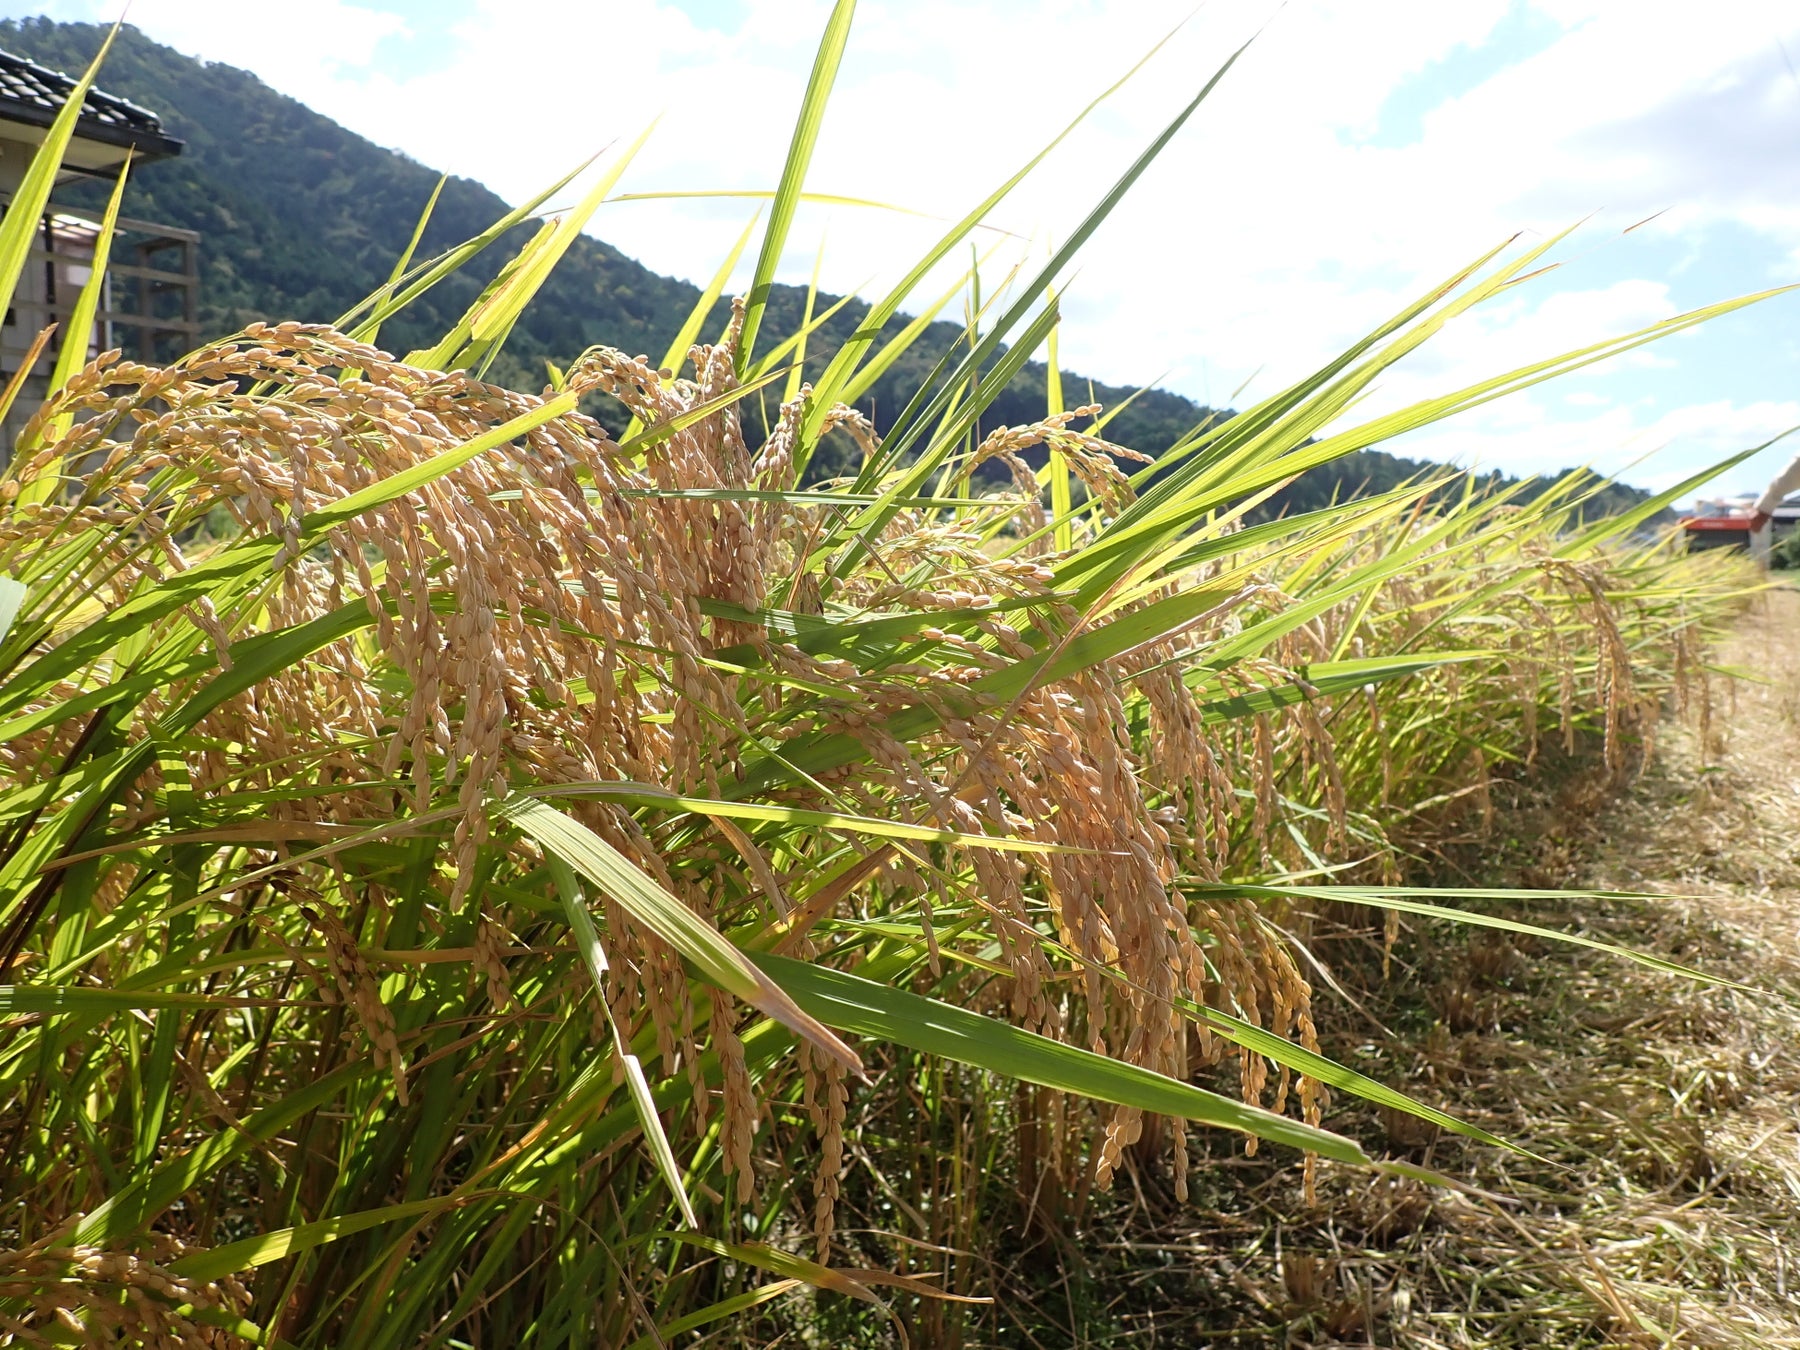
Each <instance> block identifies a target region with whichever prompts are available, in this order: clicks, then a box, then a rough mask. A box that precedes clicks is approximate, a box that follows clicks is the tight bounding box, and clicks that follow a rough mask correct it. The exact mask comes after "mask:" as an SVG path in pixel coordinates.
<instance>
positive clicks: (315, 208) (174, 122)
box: [0, 18, 1644, 514]
mask: <svg viewBox="0 0 1800 1350" xmlns="http://www.w3.org/2000/svg"><path fill="white" fill-rule="evenodd" d="M104 32H105V30H104V28H103V27H101V26H99V25H95V24H70V23H56V22H53V21H51V20H48V19H42V18H34V19H25V20H17V21H15V20H7V21H5V22H0V47H5V48H6V49H7V50H10V51H14V52H17V53H19V54H20V55H23V56H27V57H30V58H31V59H33V60H36V61H39V62H41V63H43V64H45V65H47V66H50V67H52V68H55V69H58V70H65V71H71V72H77V71H79V70H80V69H82V68H83V67H84V66H85V65H86V63H87V62H88V61H89V60H91V59H92V57H93V54H94V52H95V51H96V50H98V47H99V44H100V41H101V39H102V38H103V36H104ZM101 84H102V86H103V87H104V88H105V89H107V90H108V91H110V92H113V93H116V94H120V95H122V96H124V97H126V98H129V99H132V100H134V101H135V102H138V103H141V104H143V105H144V106H146V107H148V108H151V109H153V110H155V111H156V112H157V113H158V114H160V115H161V117H162V119H163V123H164V126H165V127H166V128H167V129H168V131H169V132H170V133H171V134H172V135H175V136H178V137H180V138H181V139H183V140H184V141H186V142H187V148H186V151H185V152H184V153H183V154H182V156H181V157H180V158H178V159H175V160H171V161H165V162H161V163H156V164H151V165H146V166H145V167H144V168H143V169H142V170H141V171H140V172H139V173H138V174H137V175H136V176H135V178H134V181H133V182H132V184H131V186H130V189H129V197H128V201H127V203H126V208H125V209H126V212H127V214H129V215H133V216H137V217H139V218H142V219H148V220H153V221H158V222H161V223H164V224H171V225H178V226H182V227H184V228H187V229H192V230H197V231H199V232H200V233H201V235H202V236H203V240H202V244H201V275H202V288H203V289H202V297H201V313H200V318H201V324H202V329H203V331H205V332H208V333H216V332H229V331H231V330H233V329H236V328H239V327H241V326H242V325H244V324H246V323H249V322H251V321H253V320H257V319H264V320H270V321H279V320H282V319H290V318H291V319H303V320H308V321H323V320H330V319H332V318H335V317H336V316H337V315H339V314H341V313H342V312H344V311H345V310H347V309H348V308H350V307H351V306H352V305H354V304H355V303H356V302H357V301H358V300H360V299H361V298H362V297H363V296H365V295H367V294H368V293H369V292H371V291H373V290H374V289H375V288H376V287H378V286H379V285H381V284H382V283H383V282H384V281H385V280H386V278H387V275H388V272H389V270H390V269H391V267H392V266H393V262H394V259H395V258H396V256H397V255H398V254H399V252H400V250H401V249H402V248H403V247H404V246H405V243H406V241H407V239H408V238H409V237H410V235H411V233H412V230H413V228H414V226H415V224H416V223H417V220H418V216H419V212H420V210H421V208H422V207H423V206H424V204H425V202H426V200H427V199H428V198H429V196H430V194H431V190H432V188H433V186H434V185H435V183H436V182H437V179H438V174H437V173H436V172H435V171H433V170H432V169H430V168H428V167H426V166H425V165H422V164H418V163H416V162H414V161H413V160H411V159H409V158H407V157H406V156H404V155H401V154H397V153H396V152H394V151H391V150H387V149H383V148H382V147H380V146H378V145H375V144H374V143H372V142H370V141H368V140H365V139H364V138H363V137H361V136H358V135H355V134H354V133H352V132H350V131H347V130H346V129H344V128H343V127H341V126H339V125H338V124H337V123H335V122H333V121H331V120H330V119H329V118H326V117H322V116H320V115H319V114H318V113H315V112H313V111H312V110H311V109H309V108H307V107H306V106H305V105H304V104H302V103H300V102H298V101H296V100H294V99H292V98H289V97H287V96H286V95H283V94H280V93H277V92H276V91H275V90H273V89H271V88H269V87H268V86H267V85H266V84H264V83H263V82H262V81H261V80H259V79H258V78H256V76H254V75H251V74H250V73H248V72H246V71H243V70H239V69H237V68H235V67H232V66H228V65H224V64H217V63H207V62H202V61H197V60H194V59H193V58H191V57H187V56H184V55H182V54H181V53H179V52H177V51H175V50H173V49H172V48H169V47H166V46H163V45H161V44H160V43H157V42H153V41H151V40H150V39H149V38H147V37H145V36H144V35H143V34H142V33H141V32H139V31H138V30H137V29H135V28H132V27H129V26H127V27H126V28H125V29H124V30H123V31H122V32H121V34H120V37H119V40H118V41H117V42H116V43H115V45H114V47H113V51H112V53H111V55H110V56H109V57H108V60H107V65H106V69H105V71H104V73H103V76H102V79H101ZM62 191H63V194H64V199H65V200H66V201H67V202H68V203H69V204H71V205H76V206H85V207H88V208H95V207H97V206H99V205H100V204H102V203H103V200H104V198H103V189H102V188H101V187H100V186H99V185H96V184H76V185H73V186H72V187H70V188H66V189H63V190H62ZM507 210H508V204H507V203H505V202H503V201H502V200H501V199H500V198H499V197H498V196H496V195H495V194H494V193H492V192H490V191H489V190H488V189H487V188H485V187H483V186H482V185H481V184H479V183H476V182H472V181H470V180H468V179H463V178H453V179H450V180H449V181H448V182H447V183H446V184H445V186H444V190H443V194H442V197H441V198H440V200H439V202H438V205H437V208H436V210H435V212H434V214H433V216H432V220H431V225H430V227H429V229H428V230H427V232H426V236H425V239H424V240H423V243H422V249H423V250H424V254H427V255H428V254H429V253H431V252H435V251H437V250H439V249H442V248H445V247H448V246H450V245H452V244H456V243H460V242H461V241H462V240H464V239H467V238H469V237H471V236H473V235H475V234H477V233H479V232H480V231H481V230H483V229H485V228H486V227H487V226H488V225H490V224H492V223H493V221H494V220H495V219H497V218H498V217H500V216H502V215H504V214H505V212H506V211H507ZM525 237H526V233H525V229H524V227H521V229H520V231H519V232H518V237H517V238H516V239H509V240H506V241H503V244H502V246H500V247H496V248H494V249H491V250H490V251H489V254H488V256H487V257H485V258H483V259H481V260H479V261H478V263H477V265H476V266H474V267H471V268H469V269H466V270H465V271H463V272H461V273H458V274H457V275H455V276H452V277H450V278H449V279H448V280H446V281H445V282H443V283H442V284H441V285H439V286H438V287H437V289H436V290H434V291H432V292H430V293H428V294H426V295H425V296H423V297H422V298H421V299H420V300H419V301H418V302H417V304H416V305H415V306H414V307H413V309H412V310H411V311H410V312H409V313H408V314H405V315H403V316H401V318H400V319H398V320H396V321H394V322H392V323H390V324H389V325H388V326H387V327H386V328H385V329H384V331H383V334H382V340H383V343H384V345H387V346H389V347H391V348H393V349H397V350H399V351H402V352H404V351H406V350H408V349H409V348H410V347H412V346H415V345H419V344H421V343H424V342H426V341H428V340H435V338H436V337H437V336H438V335H440V334H442V333H443V332H445V331H446V330H447V329H449V328H450V327H451V326H452V324H453V323H454V322H455V319H456V317H457V316H458V315H459V314H461V313H462V311H463V310H464V309H465V308H466V307H467V305H468V304H469V303H470V301H471V300H472V299H473V298H474V296H475V295H476V294H477V292H478V291H479V289H480V287H481V285H482V284H484V283H485V282H486V280H487V279H488V278H489V277H491V275H492V273H493V271H494V269H496V268H497V267H498V266H499V265H500V263H501V262H502V261H503V260H504V258H505V257H506V256H508V255H509V254H510V252H511V251H512V249H513V248H516V247H517V246H518V244H519V243H521V242H523V240H524V238H525ZM422 256H423V255H422ZM698 296H699V290H698V288H697V287H695V286H693V285H690V284H689V283H687V282H685V281H679V280H676V279H674V278H672V277H664V276H659V275H657V274H656V273H654V272H652V271H650V270H649V269H648V268H645V267H643V266H641V265H640V264H638V263H636V262H634V261H633V260H631V259H630V258H627V257H625V256H624V255H622V254H621V253H619V252H618V251H617V250H616V249H613V248H611V247H609V246H608V245H607V244H605V243H603V242H601V241H599V240H596V239H592V238H588V237H584V238H582V239H579V240H578V241H577V242H576V244H575V246H574V247H573V248H571V249H570V250H569V253H568V254H567V256H566V257H565V258H564V260H563V262H562V263H561V265H560V268H559V271H558V273H557V275H556V277H555V278H554V279H553V280H552V282H551V284H550V285H549V286H547V287H546V288H545V290H544V291H543V292H542V293H541V294H540V296H539V297H538V299H537V301H536V302H535V304H534V305H533V307H532V308H531V309H530V310H529V311H528V312H527V313H526V315H525V317H524V319H523V321H522V322H521V323H520V325H519V326H518V328H517V329H516V330H515V331H514V333H513V335H512V337H511V339H510V340H509V344H508V348H507V351H506V352H505V353H503V356H502V361H501V363H500V364H498V365H497V366H496V368H495V377H496V378H498V379H500V380H501V381H502V382H504V383H509V384H512V385H514V386H515V387H521V388H529V387H533V386H535V385H537V384H541V383H542V382H543V379H544V362H545V361H546V360H551V361H556V362H558V363H562V362H566V361H568V360H569V359H570V358H571V357H573V356H575V355H576V354H578V353H579V352H581V351H582V350H583V349H584V348H586V347H587V346H589V345H591V344H594V343H606V344H609V345H611V346H615V347H620V348H623V349H625V350H627V351H629V352H633V353H637V352H643V353H647V354H651V355H657V354H660V353H661V352H662V351H664V350H665V349H666V348H667V345H668V344H669V342H670V341H671V340H672V339H673V337H674V335H675V333H676V332H677V330H678V329H679V328H680V325H681V322H682V320H683V319H684V318H685V317H686V315H687V314H688V313H689V312H690V310H691V309H692V307H693V305H694V302H695V301H696V299H697V298H698ZM804 298H805V297H804V292H802V291H800V290H799V289H797V288H793V287H777V288H776V290H775V294H774V296H773V298H772V300H771V303H770V313H769V315H768V318H767V319H766V320H765V326H764V331H765V332H789V331H792V330H793V329H795V328H797V327H798V326H799V322H800V315H801V312H802V306H803V303H804ZM833 299H835V297H827V298H825V299H824V300H822V301H821V304H820V308H821V309H823V308H825V307H827V306H828V305H829V304H830V303H831V301H832V300H833ZM864 313H866V307H865V306H863V305H861V304H860V303H854V302H853V303H851V304H848V305H846V306H845V307H844V308H843V309H842V310H841V311H839V312H838V314H837V315H836V316H835V317H834V318H833V320H832V321H831V322H830V324H828V325H827V326H826V328H825V329H824V330H823V331H822V332H821V333H820V334H818V335H817V336H816V337H815V339H814V340H813V341H812V342H811V344H810V348H809V353H810V356H811V358H812V360H813V361H815V362H817V363H819V364H820V365H821V366H822V364H823V362H824V361H825V360H827V359H829V357H830V355H831V353H832V352H833V351H835V350H836V348H837V345H838V344H839V343H840V342H841V341H843V340H844V338H846V337H847V336H848V335H849V334H850V333H851V332H853V331H854V329H855V327H856V325H857V324H858V323H859V322H860V321H861V319H862V317H863V315H864ZM716 317H717V318H718V320H719V321H720V322H722V320H723V309H722V308H721V312H720V313H719V315H718V316H716ZM896 326H897V325H896ZM709 331H716V327H715V329H713V330H709ZM960 333H961V330H960V328H959V326H957V325H954V324H950V323H940V324H936V325H934V326H933V328H932V329H931V330H930V332H929V334H928V335H927V338H926V339H925V340H924V341H921V342H919V343H916V344H914V346H913V347H912V348H911V349H910V350H909V351H908V353H907V354H906V355H905V356H903V357H902V358H901V359H900V360H899V361H897V362H896V363H895V365H894V366H893V367H892V368H890V369H889V370H888V371H887V372H886V374H885V375H884V377H883V378H882V379H881V381H880V382H879V383H878V384H877V385H876V387H875V389H874V390H873V392H872V400H871V402H872V407H871V408H869V409H867V411H870V412H872V415H873V417H874V419H875V422H876V425H877V426H878V427H883V428H885V426H886V424H887V422H888V420H889V419H890V418H891V417H893V416H894V415H895V414H896V413H897V412H898V411H899V409H900V408H901V406H903V403H904V398H903V397H902V394H901V391H903V390H905V391H910V390H914V389H917V388H918V387H919V386H920V385H921V383H923V382H924V381H925V380H926V379H927V378H928V376H929V372H930V369H931V363H933V362H934V361H935V360H936V359H937V357H938V356H939V355H941V354H942V353H943V351H944V350H945V349H946V348H948V347H950V346H951V345H952V344H954V343H955V342H956V341H957V340H958V338H959V336H960ZM1044 376H1045V371H1044V367H1043V366H1042V365H1038V364H1034V365H1031V366H1028V367H1027V368H1026V369H1025V371H1024V372H1023V373H1022V374H1021V375H1020V376H1019V377H1018V378H1017V379H1015V380H1014V381H1013V383H1012V385H1011V386H1010V387H1009V388H1008V389H1006V390H1005V391H1004V392H1003V393H1002V394H1001V395H1000V396H999V397H998V398H997V399H996V400H995V402H994V404H993V406H992V408H991V410H990V412H989V414H988V416H987V418H986V419H985V424H986V425H989V426H993V425H1000V424H1005V423H1020V422H1028V421H1031V420H1034V419H1035V418H1037V417H1039V416H1041V415H1042V413H1043V409H1044V406H1045V403H1044V382H1045V381H1044ZM1063 381H1064V385H1065V388H1066V389H1067V390H1068V392H1069V394H1070V395H1071V397H1083V398H1085V397H1086V395H1087V391H1088V389H1089V388H1090V387H1091V388H1092V390H1093V396H1094V398H1095V399H1096V400H1097V401H1099V402H1101V403H1104V404H1106V405H1108V406H1109V407H1112V406H1117V405H1118V404H1120V403H1122V402H1123V401H1124V400H1125V399H1126V398H1128V397H1129V396H1130V395H1131V394H1132V393H1133V392H1134V391H1132V390H1130V389H1126V388H1119V387H1116V386H1110V385H1106V384H1101V383H1098V382H1092V383H1091V384H1090V381H1089V380H1088V379H1087V378H1086V377H1084V376H1082V375H1081V374H1079V373H1078V372H1074V371H1067V372H1064V375H1063ZM1229 415H1230V414H1229V413H1228V412H1222V411H1215V410H1209V409H1207V408H1204V407H1202V406H1200V405H1198V404H1196V403H1194V402H1193V401H1191V400H1189V399H1186V398H1183V397H1181V396H1179V395H1176V394H1171V393H1168V392H1166V391H1162V390H1147V391H1144V392H1143V393H1142V394H1140V395H1139V396H1138V397H1137V398H1136V399H1135V400H1134V401H1133V402H1132V404H1131V406H1130V407H1128V408H1126V409H1125V410H1124V411H1123V412H1122V413H1121V414H1120V415H1119V416H1118V417H1117V418H1116V419H1115V420H1114V421H1113V422H1112V423H1111V425H1110V426H1109V428H1108V435H1109V436H1111V437H1113V438H1114V439H1116V440H1118V441H1120V442H1122V443H1124V444H1126V445H1130V446H1132V447H1134V448H1136V449H1139V450H1142V451H1144V452H1146V453H1150V454H1155V453H1159V452H1160V451H1162V450H1163V449H1165V448H1167V447H1168V446H1169V445H1171V444H1172V443H1174V441H1175V440H1176V439H1177V438H1179V437H1180V436H1181V435H1182V434H1183V433H1185V432H1187V431H1188V430H1189V429H1190V428H1192V427H1194V426H1195V425H1197V424H1198V423H1200V422H1201V421H1203V420H1204V419H1206V418H1208V417H1220V416H1229ZM752 421H754V418H753V419H752ZM815 463H817V461H815ZM819 467H821V468H824V469H830V468H831V467H833V466H831V465H829V464H823V465H820V466H819ZM1430 469H1431V466H1429V465H1425V464H1421V463H1419V462H1417V461H1413V460H1408V459H1405V458H1401V457H1397V456H1393V455H1389V454H1384V453H1380V452H1368V453H1364V454H1359V455H1353V456H1350V457H1349V458H1347V459H1344V460H1341V461H1338V462H1336V463H1333V464H1331V465H1328V466H1326V467H1324V468H1320V469H1316V470H1314V471H1313V472H1311V473H1309V474H1308V475H1306V476H1305V477H1304V478H1303V479H1302V480H1301V481H1299V482H1297V483H1295V484H1293V485H1292V486H1290V487H1289V488H1287V489H1286V490H1285V491H1284V492H1282V493H1281V494H1279V495H1278V496H1276V497H1275V498H1273V499H1272V500H1271V501H1270V502H1269V503H1268V504H1267V505H1266V506H1265V507H1264V508H1263V513H1264V514H1266V513H1269V512H1278V511H1282V510H1294V509H1301V508H1308V507H1316V506H1320V505H1323V504H1325V503H1326V502H1328V501H1329V500H1331V499H1333V498H1341V497H1344V496H1347V495H1355V494H1358V493H1361V492H1366V491H1379V490H1381V489H1384V488H1388V487H1392V486H1395V485H1397V484H1399V483H1400V482H1402V481H1404V480H1406V479H1408V478H1412V477H1415V476H1417V475H1419V474H1421V473H1424V472H1427V471H1429V470H1430ZM1496 481H1506V480H1504V479H1498V478H1497V479H1496ZM1643 495H1644V494H1642V493H1640V492H1637V491H1636V490H1634V489H1631V488H1626V487H1622V486H1621V487H1616V488H1612V489H1609V490H1608V495H1607V497H1606V498H1605V499H1604V500H1603V501H1602V502H1601V503H1600V504H1601V505H1602V506H1603V507H1604V508H1606V509H1622V508H1623V507H1624V506H1627V505H1629V504H1631V503H1633V502H1635V501H1638V500H1641V499H1642V497H1643Z"/></svg>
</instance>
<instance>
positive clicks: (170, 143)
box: [0, 51, 181, 155]
mask: <svg viewBox="0 0 1800 1350" xmlns="http://www.w3.org/2000/svg"><path fill="white" fill-rule="evenodd" d="M75 84H76V81H75V79H74V77H72V76H69V75H65V74H63V73H62V72H61V71H58V70H51V69H49V68H48V67H46V66H40V65H39V64H38V63H37V62H35V61H27V60H26V59H25V58H24V57H22V56H14V55H13V54H12V53H11V52H6V51H0V119H5V120H8V121H15V122H29V123H31V124H32V125H33V126H49V125H50V123H51V121H52V120H54V119H55V117H56V114H57V113H58V112H59V111H61V109H62V107H63V105H64V104H65V103H67V102H68V99H69V95H70V94H71V93H73V92H74V90H75ZM76 127H77V130H76V134H77V135H78V136H84V137H87V138H88V139H90V140H96V141H105V142H107V143H108V144H111V145H120V146H126V145H128V146H131V147H133V148H134V149H136V150H137V151H139V152H140V153H141V154H147V155H175V154H180V153H181V142H180V141H178V140H176V139H175V138H174V137H172V136H169V135H167V134H166V133H165V132H164V131H163V127H162V119H161V118H159V117H158V116H157V115H156V114H155V113H153V112H151V111H150V110H149V109H148V108H140V107H138V105H137V104H135V103H132V102H130V101H129V100H127V99H122V98H120V97H118V95H116V94H108V93H104V92H102V91H101V90H99V89H89V90H88V94H87V98H86V100H85V101H83V103H82V105H81V120H80V122H78V123H77V124H76Z"/></svg>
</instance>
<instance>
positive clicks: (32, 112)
mask: <svg viewBox="0 0 1800 1350" xmlns="http://www.w3.org/2000/svg"><path fill="white" fill-rule="evenodd" d="M0 120H4V121H8V122H23V123H25V124H26V125H28V126H35V127H49V126H50V125H51V124H52V123H53V122H55V121H56V112H55V111H52V110H50V109H46V108H39V107H36V106H35V105H33V104H30V103H24V102H21V101H19V100H17V99H10V98H0ZM75 134H76V135H77V136H79V137H80V138H81V139H83V140H87V141H97V142H99V143H100V144H102V145H116V146H118V147H119V148H120V149H121V150H132V151H134V152H136V157H137V159H138V162H140V163H142V162H144V161H146V160H152V159H172V158H174V157H175V156H176V155H179V154H180V153H181V150H182V147H183V146H184V145H185V144H186V142H185V141H181V140H177V139H176V138H175V137H173V136H164V135H163V134H161V133H160V132H154V131H147V130H142V129H138V128H134V127H116V126H109V125H107V124H106V123H105V122H96V121H93V120H91V119H89V118H86V117H83V118H81V119H79V120H78V121H77V122H76V123H75ZM67 167H69V168H71V169H73V168H75V167H76V166H74V165H68V166H67Z"/></svg>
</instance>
